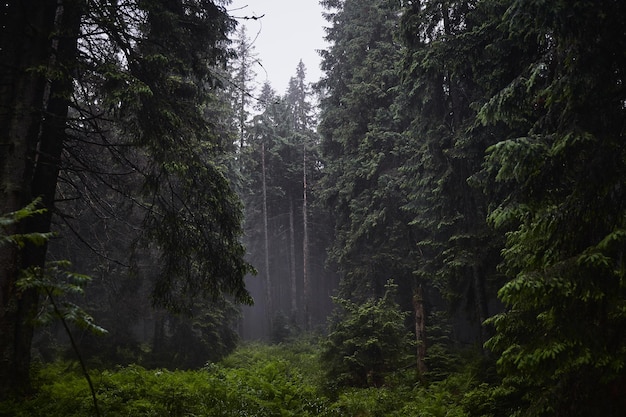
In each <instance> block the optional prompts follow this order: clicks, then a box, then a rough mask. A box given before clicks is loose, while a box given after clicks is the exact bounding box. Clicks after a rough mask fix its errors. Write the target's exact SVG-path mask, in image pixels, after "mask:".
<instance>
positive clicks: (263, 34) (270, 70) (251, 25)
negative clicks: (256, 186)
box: [227, 0, 328, 94]
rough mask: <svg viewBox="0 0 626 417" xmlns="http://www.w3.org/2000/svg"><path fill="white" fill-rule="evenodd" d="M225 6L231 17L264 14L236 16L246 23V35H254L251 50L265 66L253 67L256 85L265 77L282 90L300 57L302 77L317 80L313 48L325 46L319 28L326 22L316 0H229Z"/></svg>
mask: <svg viewBox="0 0 626 417" xmlns="http://www.w3.org/2000/svg"><path fill="white" fill-rule="evenodd" d="M245 6H247V7H245ZM239 8H241V9H239ZM227 9H228V10H230V15H231V16H233V17H242V16H261V15H264V17H263V18H261V19H259V20H242V19H238V21H239V22H240V24H245V25H246V27H247V29H248V36H249V37H250V39H254V38H255V37H256V41H255V43H254V48H255V52H256V54H257V55H258V58H259V60H260V61H261V63H262V65H263V68H265V70H263V68H260V67H258V68H255V72H256V73H257V80H258V82H259V88H260V85H261V84H262V83H263V82H265V81H266V80H267V81H269V82H270V84H271V85H272V87H273V88H274V90H276V92H277V93H278V94H284V93H285V92H286V90H287V85H288V83H289V79H290V78H291V77H293V76H295V75H296V67H297V65H298V62H299V61H300V59H302V62H304V65H305V67H306V80H307V81H308V82H309V83H312V82H315V81H317V80H319V78H320V76H321V70H320V69H319V64H320V56H319V54H318V53H317V52H316V50H318V49H324V48H325V42H324V38H323V37H324V29H323V28H324V26H327V25H328V23H327V22H326V21H325V20H324V18H323V17H322V6H320V5H319V0H233V2H232V4H231V5H229V6H228V7H227ZM257 34H258V36H257ZM266 72H267V74H266Z"/></svg>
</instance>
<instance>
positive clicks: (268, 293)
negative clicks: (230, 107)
mask: <svg viewBox="0 0 626 417" xmlns="http://www.w3.org/2000/svg"><path fill="white" fill-rule="evenodd" d="M265 169H266V167H265V143H262V144H261V171H262V172H261V179H262V187H263V241H264V246H265V248H264V250H265V316H266V321H267V326H268V327H267V328H268V331H270V332H271V330H272V280H271V278H270V249H269V241H270V239H269V230H268V221H267V183H266V178H265Z"/></svg>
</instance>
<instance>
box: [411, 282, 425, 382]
mask: <svg viewBox="0 0 626 417" xmlns="http://www.w3.org/2000/svg"><path fill="white" fill-rule="evenodd" d="M413 310H414V311H415V340H416V341H417V370H418V372H419V373H420V375H423V374H424V373H425V372H426V370H427V369H426V362H425V358H426V331H425V327H426V317H425V314H424V294H423V291H422V287H421V286H419V287H418V288H417V289H415V293H414V294H413Z"/></svg>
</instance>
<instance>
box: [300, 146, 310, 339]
mask: <svg viewBox="0 0 626 417" xmlns="http://www.w3.org/2000/svg"><path fill="white" fill-rule="evenodd" d="M302 148H303V169H302V185H303V200H302V224H303V240H302V281H303V296H304V325H305V329H306V330H310V328H311V282H310V278H309V223H308V212H307V178H306V143H305V144H303V145H302Z"/></svg>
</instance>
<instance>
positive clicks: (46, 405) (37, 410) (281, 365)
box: [0, 342, 478, 417]
mask: <svg viewBox="0 0 626 417" xmlns="http://www.w3.org/2000/svg"><path fill="white" fill-rule="evenodd" d="M319 355H320V350H319V348H318V346H317V345H316V344H314V343H310V342H294V343H289V344H279V345H265V344H245V345H242V346H241V347H240V348H238V349H237V350H236V351H235V352H234V353H233V354H231V355H230V356H228V357H227V358H225V359H224V360H222V361H220V362H219V363H210V364H207V365H206V366H205V367H204V368H202V369H198V370H186V371H183V370H175V371H171V370H165V369H145V368H143V367H140V366H137V365H129V366H118V367H115V368H113V369H100V370H93V371H91V372H90V375H91V379H92V381H93V385H94V388H95V391H96V394H97V404H98V413H96V411H95V407H94V403H93V400H92V397H91V394H90V390H89V386H88V384H87V382H86V380H85V379H84V378H83V376H82V375H81V373H80V368H79V366H78V364H76V363H69V362H56V363H52V364H40V365H38V366H37V367H36V369H34V370H33V379H34V382H35V386H36V394H34V395H33V396H32V397H30V398H28V399H27V400H20V401H5V402H2V403H0V416H2V417H4V416H6V417H8V416H12V417H26V416H29V417H38V416H46V417H55V416H64V417H73V416H76V417H78V416H81V417H84V416H97V415H100V416H107V417H109V416H133V417H137V416H155V417H156V416H159V417H163V416H181V417H182V416H251V417H252V416H254V417H263V416H280V417H284V416H298V417H306V416H333V417H334V416H360V417H366V416H392V417H393V416H395V417H400V416H402V417H411V416H420V417H426V416H428V417H437V416H442V417H443V416H447V417H459V416H470V414H469V413H468V411H467V410H468V404H470V406H471V402H472V398H473V396H475V393H476V389H477V387H478V381H477V379H476V375H475V374H474V373H473V372H472V371H471V370H469V368H467V367H466V369H465V370H464V371H462V372H458V373H454V374H449V375H447V376H445V377H442V378H440V379H439V380H438V381H436V382H430V383H428V384H426V383H424V382H419V380H418V378H417V375H416V372H415V371H414V370H412V369H407V370H403V371H400V372H398V373H397V374H396V375H393V376H391V377H389V378H387V380H386V382H385V385H384V386H382V387H368V388H340V389H339V388H333V387H332V384H331V383H329V381H327V380H326V379H325V372H324V369H322V364H321V362H320V358H319ZM422 380H423V379H422Z"/></svg>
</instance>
